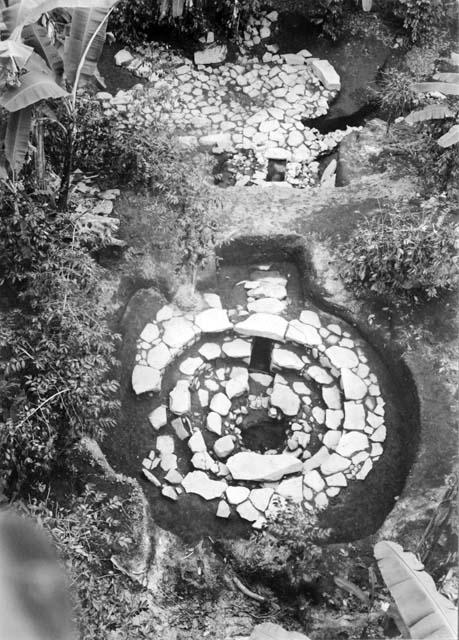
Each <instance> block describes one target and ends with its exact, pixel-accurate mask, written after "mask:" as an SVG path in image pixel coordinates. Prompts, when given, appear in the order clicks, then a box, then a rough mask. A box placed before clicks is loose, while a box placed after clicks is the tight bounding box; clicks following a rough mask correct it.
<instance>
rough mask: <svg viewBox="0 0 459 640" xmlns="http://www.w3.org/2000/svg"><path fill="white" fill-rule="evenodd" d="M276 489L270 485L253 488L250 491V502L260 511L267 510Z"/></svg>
mask: <svg viewBox="0 0 459 640" xmlns="http://www.w3.org/2000/svg"><path fill="white" fill-rule="evenodd" d="M273 494H274V490H273V489H270V488H268V487H264V488H260V489H252V491H251V492H250V497H249V499H250V502H251V503H252V504H253V506H254V507H255V508H256V509H258V511H262V512H264V511H266V509H267V508H268V506H269V503H270V502H271V498H272V497H273Z"/></svg>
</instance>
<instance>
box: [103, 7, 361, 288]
mask: <svg viewBox="0 0 459 640" xmlns="http://www.w3.org/2000/svg"><path fill="white" fill-rule="evenodd" d="M268 16H271V17H268ZM276 20H277V16H276V15H275V12H274V13H273V12H271V13H270V14H267V13H264V14H262V15H261V17H260V18H259V19H258V22H257V21H255V22H254V23H253V24H249V26H248V30H247V31H246V33H245V35H244V40H243V42H241V46H240V50H239V55H238V56H237V59H236V60H235V61H234V62H226V61H224V57H223V59H221V52H222V49H221V47H220V48H218V49H217V45H216V44H212V45H211V46H210V47H207V48H206V49H205V50H204V52H203V53H206V52H207V55H200V56H198V57H196V56H195V60H194V62H195V63H193V61H192V60H190V59H188V58H186V57H184V56H182V55H181V54H179V53H177V52H175V51H172V50H171V49H169V47H167V46H165V45H160V44H155V43H154V44H152V45H151V46H150V48H149V49H145V50H144V51H143V52H142V53H136V54H132V55H131V54H130V53H129V52H126V51H120V52H118V54H117V57H116V58H115V61H116V62H117V64H119V65H122V66H125V67H126V68H127V69H129V70H130V71H131V72H132V73H133V74H134V75H137V76H138V77H141V78H145V79H148V80H149V83H148V84H147V85H146V86H142V85H139V86H136V87H134V88H133V89H131V90H128V91H118V93H117V94H116V95H115V96H112V95H111V94H110V93H108V92H105V91H104V92H100V93H99V94H97V96H98V98H99V100H100V101H101V104H102V107H103V109H104V110H105V113H106V115H107V116H112V115H114V114H117V115H118V117H119V118H120V119H121V125H120V126H122V127H123V126H132V125H137V126H142V127H148V126H149V125H152V124H153V123H154V122H158V123H159V124H160V126H165V127H169V128H171V130H173V132H174V133H175V134H176V135H177V136H178V137H177V142H178V144H181V145H183V146H185V147H188V148H207V149H209V150H211V151H212V152H213V153H216V154H220V153H223V152H225V153H227V154H228V156H229V157H230V166H231V167H232V172H233V174H234V176H235V180H236V184H240V185H245V184H247V185H250V184H264V185H267V186H269V185H270V184H272V183H270V182H266V180H267V177H268V166H269V162H270V161H273V162H280V163H284V162H285V163H286V164H285V181H284V182H283V184H285V185H286V186H294V187H301V188H304V187H307V186H311V185H315V184H317V183H318V169H319V164H318V158H319V156H321V155H322V154H324V153H327V152H329V151H331V150H332V149H333V148H334V147H336V145H337V144H338V143H339V142H340V141H341V140H342V138H343V137H344V136H345V135H347V133H348V132H349V131H350V130H351V129H350V128H349V129H348V130H347V131H334V132H331V133H328V134H326V135H322V134H320V133H319V131H318V130H317V129H314V128H309V127H307V126H305V125H304V124H303V123H302V119H310V118H317V117H320V116H323V115H325V114H326V113H327V111H328V108H329V104H330V103H331V102H332V101H333V99H334V98H335V97H336V94H337V92H338V91H339V89H340V79H339V76H338V74H337V73H336V71H335V70H334V69H333V67H332V66H331V65H330V63H329V62H328V61H327V60H319V59H317V58H314V57H313V56H311V54H310V52H309V51H307V50H305V49H303V50H301V51H299V52H298V53H296V54H291V53H287V54H279V53H277V52H278V47H277V45H276V44H269V43H268V42H269V38H270V36H271V34H272V32H273V31H274V28H275V23H276ZM268 25H270V26H268ZM260 47H261V48H260ZM215 62H219V64H214V63H215ZM196 63H197V64H196ZM324 180H325V178H324ZM326 181H327V186H328V185H331V186H334V183H335V174H334V172H333V171H332V170H331V169H330V170H329V171H328V173H327V175H326ZM263 297H268V296H267V295H266V296H265V295H263ZM272 297H277V296H272Z"/></svg>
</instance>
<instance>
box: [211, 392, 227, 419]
mask: <svg viewBox="0 0 459 640" xmlns="http://www.w3.org/2000/svg"><path fill="white" fill-rule="evenodd" d="M230 409H231V400H230V399H229V398H228V396H227V395H225V394H224V393H216V394H215V395H214V396H213V398H212V400H211V401H210V410H211V411H215V413H219V414H220V415H221V416H227V415H228V413H229V411H230Z"/></svg>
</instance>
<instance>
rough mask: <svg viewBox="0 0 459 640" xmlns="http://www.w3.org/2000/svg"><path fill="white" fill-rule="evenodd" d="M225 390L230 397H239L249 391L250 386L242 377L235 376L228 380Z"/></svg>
mask: <svg viewBox="0 0 459 640" xmlns="http://www.w3.org/2000/svg"><path fill="white" fill-rule="evenodd" d="M225 391H226V395H227V396H228V398H230V399H231V398H238V397H239V396H242V395H243V394H244V393H246V391H248V386H247V383H246V382H245V380H243V379H242V378H235V379H231V380H229V381H228V382H227V384H226V387H225Z"/></svg>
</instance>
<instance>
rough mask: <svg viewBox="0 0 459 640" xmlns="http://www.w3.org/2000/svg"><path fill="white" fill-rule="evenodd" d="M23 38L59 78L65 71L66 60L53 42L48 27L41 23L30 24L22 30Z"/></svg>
mask: <svg viewBox="0 0 459 640" xmlns="http://www.w3.org/2000/svg"><path fill="white" fill-rule="evenodd" d="M22 38H23V40H24V42H25V44H27V45H29V46H30V47H33V48H34V50H35V51H36V53H38V55H39V56H41V57H42V58H43V60H44V61H45V62H46V64H47V65H48V67H49V68H50V69H52V70H53V72H54V74H55V76H56V77H57V78H59V77H60V76H61V75H62V73H63V71H64V61H63V60H62V57H61V55H60V53H59V51H58V50H57V49H56V47H55V46H54V45H53V43H52V42H51V38H50V37H49V35H48V31H47V29H45V27H43V26H42V25H41V24H29V25H27V26H26V27H24V29H23V30H22Z"/></svg>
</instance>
